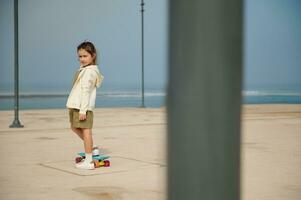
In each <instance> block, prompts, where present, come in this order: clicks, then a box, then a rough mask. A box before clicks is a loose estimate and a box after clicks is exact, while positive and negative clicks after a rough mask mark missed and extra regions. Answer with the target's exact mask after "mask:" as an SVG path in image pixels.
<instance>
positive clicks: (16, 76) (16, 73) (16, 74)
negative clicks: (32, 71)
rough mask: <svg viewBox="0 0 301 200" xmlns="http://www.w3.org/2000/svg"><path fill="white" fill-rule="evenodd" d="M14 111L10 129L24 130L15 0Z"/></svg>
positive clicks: (15, 0)
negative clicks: (20, 111) (20, 119)
mask: <svg viewBox="0 0 301 200" xmlns="http://www.w3.org/2000/svg"><path fill="white" fill-rule="evenodd" d="M14 32H15V33H14V57H15V58H14V68H15V71H14V79H15V80H14V88H15V89H14V90H15V91H14V100H15V104H14V110H15V119H14V121H13V123H12V124H11V125H10V126H9V127H10V128H22V127H24V126H23V125H21V123H20V121H19V46H18V45H19V41H18V0H14Z"/></svg>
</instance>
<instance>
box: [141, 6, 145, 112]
mask: <svg viewBox="0 0 301 200" xmlns="http://www.w3.org/2000/svg"><path fill="white" fill-rule="evenodd" d="M140 5H141V62H142V63H141V66H142V103H141V108H145V105H144V18H143V14H144V0H141V4H140Z"/></svg>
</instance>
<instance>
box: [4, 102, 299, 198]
mask: <svg viewBox="0 0 301 200" xmlns="http://www.w3.org/2000/svg"><path fill="white" fill-rule="evenodd" d="M66 116H68V114H67V111H66V110H26V111H21V112H20V120H21V122H22V124H24V125H25V127H24V128H22V129H10V128H8V126H9V125H10V124H11V122H12V119H13V112H12V111H0V152H1V155H2V159H1V165H0V188H1V189H0V199H1V200H2V199H5V200H10V199H13V200H17V199H22V200H25V199H31V200H32V199H56V200H57V199H75V200H76V199H89V200H90V199H91V200H93V199H103V200H106V199H125V200H127V199H128V200H136V199H137V200H138V199H139V200H141V199H143V200H148V199H150V200H161V199H166V198H165V191H166V187H165V185H166V177H165V175H166V161H165V160H166V159H165V158H166V155H165V147H166V139H165V138H166V116H165V109H164V108H156V109H154V108H146V109H141V108H101V109H96V111H95V122H94V123H95V124H94V129H93V134H94V136H93V137H94V143H95V144H98V145H99V146H100V147H101V151H102V152H103V153H104V154H107V155H110V156H111V163H112V166H111V167H109V168H98V169H96V170H92V171H85V170H77V169H75V168H74V165H73V162H74V161H73V159H74V157H75V156H76V152H78V151H81V150H82V149H83V146H82V142H81V141H80V139H79V138H77V136H76V135H75V134H73V133H72V132H71V131H70V130H69V128H68V126H69V124H68V119H67V118H66ZM242 127H243V130H242V199H243V200H257V199H258V200H284V199H285V200H299V199H301V170H300V169H301V105H291V106H284V105H275V106H271V105H264V106H258V105H253V106H247V107H246V106H245V108H244V113H243V120H242Z"/></svg>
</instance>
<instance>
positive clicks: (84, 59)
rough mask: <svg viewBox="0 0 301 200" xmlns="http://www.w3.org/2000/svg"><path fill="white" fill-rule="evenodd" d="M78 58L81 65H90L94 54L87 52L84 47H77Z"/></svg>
mask: <svg viewBox="0 0 301 200" xmlns="http://www.w3.org/2000/svg"><path fill="white" fill-rule="evenodd" d="M77 55H78V60H79V62H80V64H81V65H83V66H86V65H90V64H91V63H93V61H94V56H93V55H91V54H90V53H89V52H87V51H86V50H85V49H79V50H78V51H77Z"/></svg>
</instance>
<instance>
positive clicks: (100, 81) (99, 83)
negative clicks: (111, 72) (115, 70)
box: [79, 65, 104, 87]
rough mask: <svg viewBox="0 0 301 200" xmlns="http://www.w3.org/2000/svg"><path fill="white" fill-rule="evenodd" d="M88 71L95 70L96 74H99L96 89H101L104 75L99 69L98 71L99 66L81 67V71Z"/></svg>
mask: <svg viewBox="0 0 301 200" xmlns="http://www.w3.org/2000/svg"><path fill="white" fill-rule="evenodd" d="M87 69H91V70H93V71H95V72H96V74H97V78H96V82H95V86H96V87H99V86H100V85H101V83H102V80H103V78H104V77H103V75H102V74H101V73H100V71H99V69H98V66H97V65H88V66H86V67H82V66H80V69H79V70H80V71H81V70H87Z"/></svg>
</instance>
